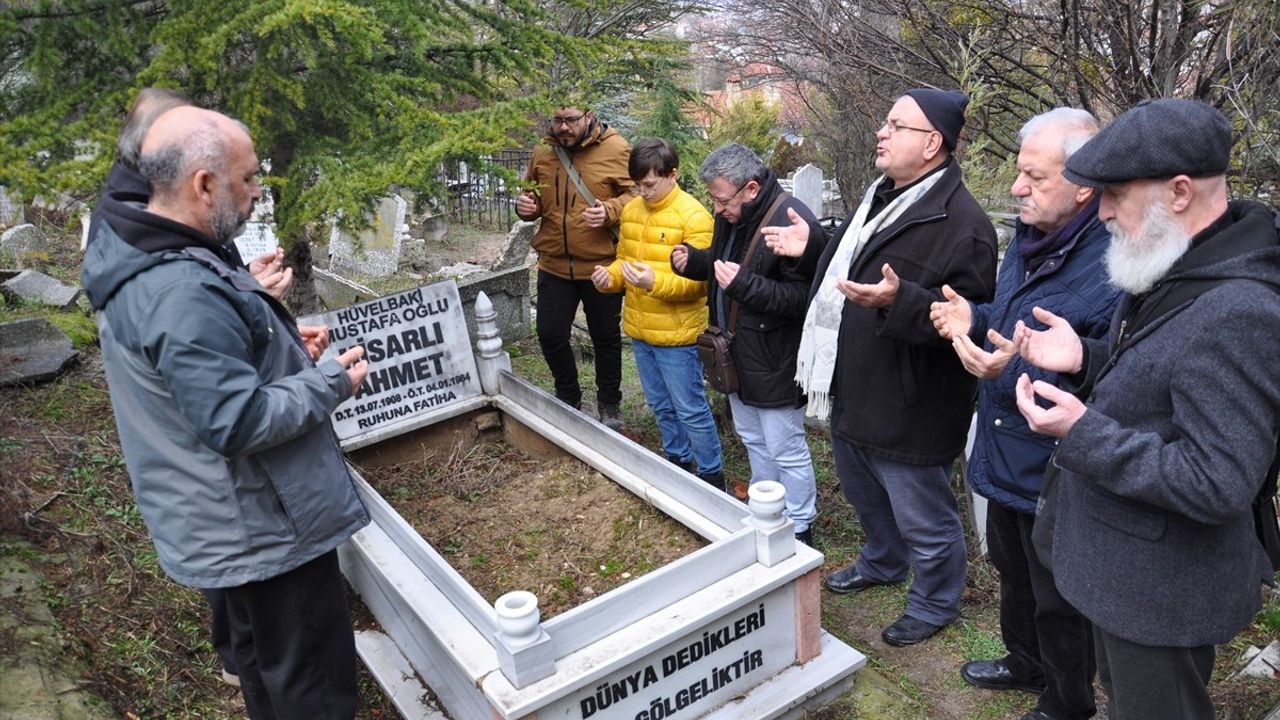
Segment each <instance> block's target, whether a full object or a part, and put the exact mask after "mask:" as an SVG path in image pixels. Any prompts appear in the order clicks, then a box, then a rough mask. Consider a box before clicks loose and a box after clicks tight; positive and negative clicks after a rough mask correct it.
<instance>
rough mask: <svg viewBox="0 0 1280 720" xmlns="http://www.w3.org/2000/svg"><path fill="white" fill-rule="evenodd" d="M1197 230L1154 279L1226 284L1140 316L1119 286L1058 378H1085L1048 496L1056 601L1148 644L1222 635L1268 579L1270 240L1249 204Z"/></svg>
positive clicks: (1277, 388)
mask: <svg viewBox="0 0 1280 720" xmlns="http://www.w3.org/2000/svg"><path fill="white" fill-rule="evenodd" d="M1203 235H1208V237H1206V238H1205V239H1204V240H1203V242H1198V243H1197V244H1196V245H1195V246H1193V248H1192V249H1191V250H1190V251H1188V252H1187V254H1186V255H1184V256H1183V258H1182V259H1181V260H1179V262H1178V263H1177V264H1176V265H1175V266H1174V268H1173V269H1172V270H1170V272H1169V274H1168V275H1166V277H1165V279H1164V280H1162V281H1161V285H1166V284H1170V283H1176V282H1179V281H1183V280H1201V279H1229V280H1228V281H1226V282H1223V283H1222V284H1220V285H1218V286H1216V287H1215V288H1213V289H1211V290H1209V291H1207V292H1205V293H1204V294H1202V295H1200V296H1199V297H1197V298H1195V299H1194V300H1191V301H1189V302H1186V303H1184V304H1183V305H1181V306H1179V307H1176V308H1174V309H1173V310H1172V311H1170V312H1168V313H1167V314H1164V315H1161V316H1159V317H1158V318H1157V319H1151V320H1149V321H1146V322H1144V317H1145V316H1144V314H1143V312H1142V308H1143V307H1144V305H1143V303H1142V299H1141V298H1135V297H1133V296H1126V297H1125V298H1124V299H1123V300H1122V301H1121V303H1120V306H1119V307H1118V308H1117V312H1116V320H1114V321H1113V322H1112V324H1111V332H1112V337H1111V340H1110V341H1109V342H1108V341H1105V340H1086V341H1085V345H1086V350H1087V353H1086V358H1085V368H1084V372H1082V373H1081V374H1079V375H1077V376H1074V378H1067V380H1068V381H1070V380H1071V379H1076V380H1083V381H1084V382H1083V384H1082V385H1081V386H1079V387H1078V388H1071V389H1074V390H1078V391H1081V392H1086V393H1089V394H1088V401H1087V408H1088V409H1087V410H1086V411H1085V414H1084V415H1083V416H1082V417H1081V418H1080V420H1079V421H1078V422H1076V424H1075V426H1074V427H1072V428H1071V431H1070V432H1068V433H1067V435H1066V437H1064V438H1062V440H1061V442H1060V443H1059V445H1058V449H1057V452H1056V453H1054V456H1053V460H1052V462H1053V463H1054V465H1055V466H1056V468H1057V470H1058V471H1059V475H1058V477H1057V479H1056V480H1055V481H1054V483H1053V484H1054V487H1053V488H1052V489H1051V490H1046V494H1047V495H1050V496H1051V497H1049V498H1048V499H1047V500H1046V499H1045V498H1044V497H1042V500H1045V502H1046V504H1047V505H1048V506H1052V507H1046V508H1044V509H1042V511H1041V512H1042V513H1045V512H1048V513H1049V514H1050V515H1051V516H1052V517H1053V518H1054V521H1053V522H1052V523H1051V524H1050V525H1047V526H1046V527H1048V528H1051V530H1050V531H1049V532H1050V534H1051V538H1052V542H1051V547H1050V548H1048V552H1049V553H1051V565H1052V570H1053V575H1054V579H1055V581H1056V583H1057V586H1058V589H1059V590H1060V591H1061V592H1062V596H1063V597H1064V598H1066V599H1067V601H1068V602H1070V603H1071V604H1072V605H1073V606H1075V607H1076V608H1077V609H1079V610H1080V612H1081V613H1082V614H1084V615H1085V617H1087V618H1089V620H1091V621H1092V622H1093V623H1094V624H1096V625H1097V626H1099V627H1101V628H1102V629H1104V630H1106V631H1107V632H1109V633H1111V634H1112V635H1116V636H1119V637H1121V638H1124V639H1126V640H1129V641H1131V642H1135V643H1140V644H1143V645H1154V646H1163V647H1195V646H1200V645H1209V644H1220V643H1225V642H1228V641H1229V640H1231V638H1232V637H1234V636H1235V634H1236V633H1237V632H1239V631H1240V629H1241V628H1242V627H1244V626H1245V625H1247V624H1248V623H1249V621H1250V620H1251V619H1252V618H1253V616H1254V614H1255V613H1256V612H1257V611H1258V609H1259V608H1260V607H1261V602H1262V591H1261V587H1262V584H1263V583H1264V582H1270V581H1271V580H1272V573H1271V566H1270V563H1269V562H1268V560H1267V558H1266V556H1265V554H1264V552H1263V550H1262V546H1261V544H1260V543H1259V542H1258V539H1257V536H1256V535H1255V533H1254V527H1253V516H1252V514H1251V511H1250V507H1251V503H1252V501H1253V498H1254V497H1255V495H1257V493H1258V489H1259V486H1260V485H1261V482H1262V478H1263V476H1264V475H1265V474H1266V472H1267V468H1268V466H1269V465H1270V464H1271V458H1272V455H1273V453H1274V450H1275V437H1276V431H1277V429H1280V371H1278V368H1277V365H1278V364H1280V295H1278V294H1277V293H1278V292H1280V240H1278V239H1277V236H1276V228H1275V226H1274V225H1273V217H1272V213H1271V212H1270V211H1269V210H1267V209H1266V208H1264V207H1262V206H1261V205H1258V204H1256V203H1243V202H1233V203H1231V209H1230V211H1229V212H1228V214H1227V215H1226V216H1224V218H1223V219H1222V220H1221V221H1219V223H1218V224H1215V227H1214V228H1213V229H1211V230H1209V231H1206V233H1203ZM1160 287H1161V286H1160V285H1158V286H1157V288H1156V289H1155V290H1153V291H1152V292H1153V293H1155V292H1159V291H1160ZM1135 327H1136V328H1137V329H1136V330H1135ZM1121 340H1123V347H1124V351H1123V352H1121V353H1119V354H1118V355H1115V353H1116V352H1117V346H1118V345H1120V341H1121ZM1112 355H1115V356H1114V357H1111V356H1112ZM1109 360H1110V367H1107V363H1108V361H1109ZM1095 380H1096V384H1093V383H1094V381H1095ZM1066 384H1068V383H1064V385H1066ZM1090 388H1091V389H1092V392H1091V393H1090V392H1089V389H1090ZM1036 530H1037V531H1040V530H1042V527H1041V522H1040V521H1039V520H1037V524H1036ZM1045 539H1046V538H1044V537H1043V536H1040V537H1037V538H1036V543H1037V548H1042V547H1043V545H1044V542H1043V541H1044V540H1045ZM1042 557H1043V556H1042Z"/></svg>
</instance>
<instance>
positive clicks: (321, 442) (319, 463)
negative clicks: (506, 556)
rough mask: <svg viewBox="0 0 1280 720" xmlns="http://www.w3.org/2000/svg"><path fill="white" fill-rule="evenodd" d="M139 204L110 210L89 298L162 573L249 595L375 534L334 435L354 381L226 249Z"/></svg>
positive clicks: (90, 265) (88, 283)
mask: <svg viewBox="0 0 1280 720" xmlns="http://www.w3.org/2000/svg"><path fill="white" fill-rule="evenodd" d="M124 200H125V198H124V197H123V196H121V197H120V198H114V197H109V198H107V199H106V200H104V210H105V211H106V213H105V215H106V217H105V219H106V221H107V222H106V223H104V224H103V225H102V227H101V230H100V231H99V234H98V237H96V238H94V242H93V243H91V244H90V246H89V249H88V252H87V253H86V256H85V261H84V287H85V289H86V291H87V293H88V296H89V299H90V300H91V302H92V303H93V306H94V308H95V309H96V310H98V311H99V314H98V328H99V332H100V341H101V345H102V358H103V364H104V366H105V368H106V374H107V382H108V385H109V387H110V391H111V401H112V405H113V407H114V409H115V417H116V424H117V426H118V427H119V433H120V442H121V445H122V446H123V448H124V453H125V461H126V463H127V465H128V469H129V475H130V479H131V481H132V484H133V492H134V495H135V497H136V500H137V503H138V507H139V509H140V510H141V512H142V517H143V520H144V521H145V522H146V524H147V528H148V529H149V530H150V532H151V536H152V538H153V540H154V542H155V546H156V550H157V553H158V554H159V560H160V564H161V566H162V567H163V568H164V570H165V572H167V573H168V574H169V575H170V576H172V577H173V578H174V579H175V580H177V581H178V582H180V583H183V584H185V585H190V586H193V587H200V588H220V587H234V586H237V585H242V584H244V583H247V582H253V581H259V580H264V579H267V578H271V577H274V576H276V575H280V574H282V573H284V572H287V571H289V570H292V569H294V568H296V567H298V566H300V565H302V564H303V563H306V562H308V561H310V560H312V559H314V558H316V557H318V556H320V555H322V554H324V553H326V552H328V551H330V550H332V549H333V548H335V547H336V546H337V545H339V544H340V543H342V542H343V541H344V540H346V539H347V538H348V537H350V536H351V535H352V534H353V533H355V532H356V531H357V530H359V529H360V528H361V527H363V526H364V525H366V524H367V523H368V521H369V517H368V513H367V511H366V509H365V507H364V504H363V503H362V501H361V500H360V498H359V496H358V495H357V494H356V490H355V485H354V482H353V480H352V477H351V475H350V473H349V472H348V470H347V466H346V463H345V461H344V459H343V456H342V452H341V450H340V448H339V446H338V441H337V438H336V436H335V435H334V433H333V430H332V428H331V426H330V425H329V414H330V412H332V411H333V409H334V407H336V406H337V405H338V403H339V402H341V401H342V400H344V399H345V398H346V397H347V396H349V395H350V394H351V383H350V380H349V379H348V378H347V376H346V373H345V371H344V370H343V368H342V367H341V366H340V365H339V364H338V363H337V362H336V361H333V360H330V361H326V362H324V363H322V364H321V365H320V366H319V367H317V366H316V365H315V364H314V363H312V361H311V360H310V358H309V357H308V356H307V353H306V350H305V348H304V346H303V344H302V341H301V338H300V337H299V336H298V334H297V328H296V325H295V323H294V321H293V318H292V317H291V316H290V315H289V313H288V311H287V310H286V309H285V308H284V307H283V306H282V305H280V304H279V303H278V302H277V301H276V300H275V299H274V298H271V297H270V296H269V295H268V294H267V293H266V292H265V291H264V290H263V289H262V287H261V285H259V284H258V283H257V281H256V280H254V279H253V277H252V276H251V275H249V273H248V272H247V271H246V270H245V269H244V268H243V267H239V266H238V264H236V263H234V259H233V257H232V256H231V255H230V254H229V253H227V252H226V250H225V248H220V247H219V246H217V245H216V244H214V243H213V242H212V241H211V240H210V239H208V238H207V237H205V236H203V235H201V234H200V233H198V232H196V231H194V230H193V229H191V228H188V227H186V226H182V225H178V224H176V223H172V222H169V221H167V220H165V219H163V218H160V217H158V216H155V215H152V214H150V213H147V212H145V211H143V210H142V209H141V208H140V207H139V206H138V205H136V204H131V203H128V202H124ZM118 230H119V232H118Z"/></svg>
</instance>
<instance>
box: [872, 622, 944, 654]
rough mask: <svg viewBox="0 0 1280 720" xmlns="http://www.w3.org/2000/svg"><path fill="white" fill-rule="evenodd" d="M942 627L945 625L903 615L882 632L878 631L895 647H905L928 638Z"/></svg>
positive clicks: (882, 637)
mask: <svg viewBox="0 0 1280 720" xmlns="http://www.w3.org/2000/svg"><path fill="white" fill-rule="evenodd" d="M944 627H946V625H934V624H933V623H928V622H925V621H924V620H921V619H919V618H913V617H911V616H910V615H903V616H902V617H900V618H898V619H897V620H894V621H893V624H892V625H890V626H889V627H887V628H885V629H884V632H882V633H880V638H881V639H882V640H884V641H885V642H887V643H889V644H890V645H893V646H895V647H905V646H907V645H915V644H916V643H919V642H924V641H925V640H928V639H929V638H931V637H933V636H934V635H937V634H938V631H939V630H941V629H942V628H944Z"/></svg>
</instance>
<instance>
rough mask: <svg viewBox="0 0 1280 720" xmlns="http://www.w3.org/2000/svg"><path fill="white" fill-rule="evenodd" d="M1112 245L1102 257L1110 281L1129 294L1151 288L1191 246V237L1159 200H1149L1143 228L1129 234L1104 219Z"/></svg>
mask: <svg viewBox="0 0 1280 720" xmlns="http://www.w3.org/2000/svg"><path fill="white" fill-rule="evenodd" d="M1107 230H1110V231H1111V245H1110V246H1109V247H1107V255H1106V258H1105V262H1106V266H1107V275H1108V277H1109V278H1110V280H1111V284H1112V285H1114V286H1116V287H1118V288H1120V289H1121V290H1123V291H1125V292H1127V293H1130V294H1132V295H1140V294H1142V293H1144V292H1146V291H1148V290H1150V289H1151V288H1152V287H1153V286H1154V285H1155V284H1156V283H1157V282H1158V281H1159V280H1160V278H1162V277H1164V276H1165V274H1166V273H1168V272H1169V268H1171V267H1173V264H1174V263H1176V262H1177V261H1178V258H1181V257H1182V256H1183V254H1185V253H1186V252H1187V249H1188V248H1190V247H1191V236H1190V235H1188V234H1187V232H1186V231H1185V230H1183V229H1182V226H1181V225H1180V224H1179V223H1178V220H1177V218H1175V217H1174V216H1173V213H1171V212H1169V209H1168V208H1167V207H1165V206H1164V204H1163V203H1161V202H1160V201H1158V200H1155V199H1154V198H1153V199H1151V200H1150V201H1149V202H1148V204H1147V210H1146V212H1145V213H1144V214H1143V217H1142V229H1141V230H1139V231H1138V232H1137V233H1136V234H1134V235H1129V234H1128V233H1126V232H1125V231H1124V230H1122V229H1120V224H1119V223H1118V222H1116V221H1115V220H1114V219H1112V220H1109V221H1108V222H1107Z"/></svg>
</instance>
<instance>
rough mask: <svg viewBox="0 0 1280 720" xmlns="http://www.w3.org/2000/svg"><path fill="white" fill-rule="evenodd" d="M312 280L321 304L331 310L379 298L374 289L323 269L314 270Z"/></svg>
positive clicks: (312, 270)
mask: <svg viewBox="0 0 1280 720" xmlns="http://www.w3.org/2000/svg"><path fill="white" fill-rule="evenodd" d="M311 278H312V280H313V281H314V282H315V285H316V294H317V295H319V296H320V302H321V303H322V304H323V305H324V306H325V308H327V309H329V310H334V309H337V308H340V307H346V306H348V305H355V304H356V303H358V302H360V301H362V300H371V299H373V298H375V297H377V296H378V293H376V292H374V291H373V290H372V289H370V288H367V287H365V286H364V285H361V284H360V283H358V282H355V281H354V280H349V279H347V278H344V277H342V276H341V275H339V274H337V273H333V272H329V271H328V270H325V269H323V268H312V269H311Z"/></svg>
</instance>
